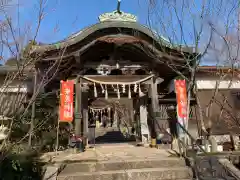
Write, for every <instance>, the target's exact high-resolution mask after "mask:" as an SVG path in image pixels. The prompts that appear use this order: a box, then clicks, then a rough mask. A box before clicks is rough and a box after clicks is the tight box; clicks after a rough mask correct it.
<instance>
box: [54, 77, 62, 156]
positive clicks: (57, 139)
mask: <svg viewBox="0 0 240 180" xmlns="http://www.w3.org/2000/svg"><path fill="white" fill-rule="evenodd" d="M61 89H62V81H61V82H60V92H59V105H58V122H57V134H56V146H55V152H56V153H57V151H58V148H59V126H60V109H61V108H60V106H61ZM56 95H57V93H56Z"/></svg>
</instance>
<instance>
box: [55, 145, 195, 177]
mask: <svg viewBox="0 0 240 180" xmlns="http://www.w3.org/2000/svg"><path fill="white" fill-rule="evenodd" d="M145 149H146V151H144V148H143V147H140V148H139V147H134V148H133V149H132V151H135V152H136V154H137V156H139V155H140V154H142V153H144V152H145V153H146V154H144V155H143V156H142V158H140V157H132V156H130V155H126V154H125V157H124V155H123V154H124V152H122V157H120V156H119V155H120V152H119V153H118V154H119V155H117V156H116V155H112V153H111V152H108V155H107V154H105V153H103V151H101V153H100V154H101V155H103V154H105V155H104V156H108V158H103V159H101V160H89V161H81V162H77V161H74V162H72V163H70V162H69V163H68V164H66V166H65V168H63V170H62V171H61V172H60V174H59V175H58V177H57V179H58V180H80V179H83V180H191V179H192V171H191V169H190V168H189V167H187V166H186V165H185V161H184V159H181V158H178V157H167V156H166V155H162V156H158V155H159V154H160V153H158V154H157V153H156V154H155V155H154V154H153V152H156V151H157V149H155V150H149V149H150V148H145ZM109 150H110V151H111V150H112V148H109V149H107V148H106V150H105V152H107V151H109ZM120 151H123V150H122V149H121V148H120ZM150 151H151V152H152V154H149V157H148V156H147V154H148V153H150ZM110 154H111V155H110Z"/></svg>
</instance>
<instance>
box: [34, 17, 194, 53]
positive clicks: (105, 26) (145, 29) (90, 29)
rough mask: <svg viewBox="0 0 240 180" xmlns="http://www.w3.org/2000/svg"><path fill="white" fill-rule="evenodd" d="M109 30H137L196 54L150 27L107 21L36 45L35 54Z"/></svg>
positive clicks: (162, 42)
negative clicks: (58, 39)
mask: <svg viewBox="0 0 240 180" xmlns="http://www.w3.org/2000/svg"><path fill="white" fill-rule="evenodd" d="M109 28H119V29H120V28H128V29H132V30H133V31H134V30H135V31H136V32H141V33H143V34H145V35H147V36H148V37H150V38H151V39H153V40H154V41H155V42H157V43H159V44H160V45H164V46H166V47H169V48H172V49H179V50H180V49H181V51H184V52H189V53H195V52H194V49H193V48H189V47H183V46H181V45H174V44H172V43H170V41H168V40H167V39H166V38H164V37H162V36H158V35H157V34H156V33H155V32H153V31H152V30H150V29H149V28H148V27H146V26H143V25H140V24H138V23H136V22H119V21H106V22H100V23H97V24H94V25H92V26H90V27H87V28H84V29H83V30H81V31H79V32H77V33H75V34H73V35H71V36H69V37H68V38H66V39H64V40H62V41H59V42H56V43H53V44H47V45H36V46H34V48H33V49H34V50H33V52H44V51H52V50H56V49H61V48H63V47H66V46H71V45H74V44H76V43H78V42H80V41H82V40H84V39H87V38H88V36H90V35H91V34H93V33H94V32H97V31H104V30H105V29H109Z"/></svg>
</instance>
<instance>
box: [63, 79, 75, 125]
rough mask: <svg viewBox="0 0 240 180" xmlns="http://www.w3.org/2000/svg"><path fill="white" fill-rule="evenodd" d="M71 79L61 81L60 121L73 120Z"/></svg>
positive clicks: (72, 87)
mask: <svg viewBox="0 0 240 180" xmlns="http://www.w3.org/2000/svg"><path fill="white" fill-rule="evenodd" d="M73 91H74V82H73V81H61V89H60V108H59V109H60V110H59V111H60V112H59V115H60V117H59V121H60V122H72V121H73Z"/></svg>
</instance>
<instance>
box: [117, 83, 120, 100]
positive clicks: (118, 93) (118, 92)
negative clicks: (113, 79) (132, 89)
mask: <svg viewBox="0 0 240 180" xmlns="http://www.w3.org/2000/svg"><path fill="white" fill-rule="evenodd" d="M117 96H118V99H120V90H119V86H118V84H117Z"/></svg>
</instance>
